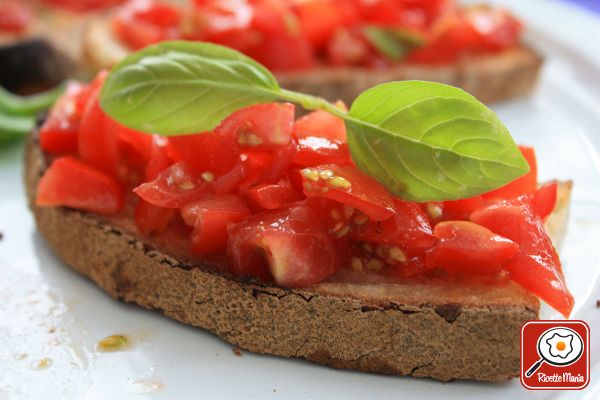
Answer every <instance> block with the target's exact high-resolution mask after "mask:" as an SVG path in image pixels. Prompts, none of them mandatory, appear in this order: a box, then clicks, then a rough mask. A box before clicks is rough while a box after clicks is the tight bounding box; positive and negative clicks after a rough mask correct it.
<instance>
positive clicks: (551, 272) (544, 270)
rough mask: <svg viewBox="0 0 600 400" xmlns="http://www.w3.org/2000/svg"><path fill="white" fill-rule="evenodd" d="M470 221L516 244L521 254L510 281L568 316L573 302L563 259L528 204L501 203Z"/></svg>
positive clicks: (511, 264)
mask: <svg viewBox="0 0 600 400" xmlns="http://www.w3.org/2000/svg"><path fill="white" fill-rule="evenodd" d="M471 221H473V222H475V223H476V224H479V225H481V226H484V227H486V228H488V229H490V230H491V231H492V232H494V233H496V234H498V235H501V236H504V237H506V238H508V239H510V240H512V241H513V242H515V243H517V244H518V245H519V251H518V252H517V254H516V256H515V257H514V258H513V259H512V260H511V261H510V262H509V263H508V264H507V265H506V269H507V270H508V271H509V273H510V278H511V279H512V280H513V281H514V282H516V283H518V284H519V285H521V286H523V287H524V288H525V289H527V290H529V291H531V292H532V293H534V294H535V295H537V296H538V297H539V298H540V299H542V300H544V301H545V302H546V303H548V304H549V305H550V306H552V307H553V308H554V309H556V310H557V311H559V312H560V313H561V314H563V315H564V316H565V317H568V316H569V314H570V312H571V310H572V309H573V302H574V300H573V296H572V295H571V293H570V292H569V289H567V285H566V282H565V277H564V275H563V272H562V267H561V264H560V259H559V257H558V254H557V253H556V250H555V249H554V246H553V245H552V241H551V240H550V237H548V234H547V233H546V229H545V228H544V224H543V222H542V220H541V218H540V217H538V216H536V215H534V214H533V212H532V211H531V209H530V207H529V206H528V205H526V204H521V205H513V204H510V203H508V202H499V203H496V204H493V205H491V206H488V207H484V208H481V209H479V210H476V211H475V212H473V214H471Z"/></svg>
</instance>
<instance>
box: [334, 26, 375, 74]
mask: <svg viewBox="0 0 600 400" xmlns="http://www.w3.org/2000/svg"><path fill="white" fill-rule="evenodd" d="M326 53H327V61H328V62H329V64H331V65H333V66H345V65H361V64H364V63H366V62H367V60H368V59H369V57H370V56H371V55H372V53H371V50H370V48H369V45H368V43H367V41H366V40H365V38H364V37H362V35H360V34H359V33H358V32H356V30H352V29H338V30H337V31H336V32H335V34H334V35H333V37H332V38H331V40H330V41H329V43H328V44H327V49H326Z"/></svg>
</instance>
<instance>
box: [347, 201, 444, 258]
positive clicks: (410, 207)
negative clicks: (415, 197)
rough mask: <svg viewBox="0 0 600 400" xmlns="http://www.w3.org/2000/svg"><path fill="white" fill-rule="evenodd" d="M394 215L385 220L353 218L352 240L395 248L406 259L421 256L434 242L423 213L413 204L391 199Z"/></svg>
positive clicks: (429, 225)
mask: <svg viewBox="0 0 600 400" xmlns="http://www.w3.org/2000/svg"><path fill="white" fill-rule="evenodd" d="M393 204H394V215H393V218H389V219H387V220H385V221H379V222H376V221H369V220H368V219H367V218H365V216H360V215H359V216H356V217H355V218H354V221H353V224H354V229H353V231H352V237H353V238H354V239H355V240H360V241H364V242H369V243H377V244H385V245H390V246H398V247H399V248H400V249H401V250H403V251H406V252H408V255H409V256H414V255H417V254H421V253H422V252H423V251H425V250H427V249H429V248H430V247H431V246H433V245H434V244H435V242H436V239H435V238H434V237H433V235H432V232H431V224H430V223H429V219H428V218H427V214H425V212H424V211H423V210H422V209H421V208H420V207H419V206H418V205H417V204H416V203H410V202H407V201H402V200H400V199H396V198H394V203H393Z"/></svg>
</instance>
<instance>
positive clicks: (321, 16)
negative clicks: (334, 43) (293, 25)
mask: <svg viewBox="0 0 600 400" xmlns="http://www.w3.org/2000/svg"><path fill="white" fill-rule="evenodd" d="M294 11H295V12H296V15H297V16H298V23H299V24H300V29H301V31H302V34H304V35H306V37H307V38H308V40H309V41H310V43H311V44H312V46H313V48H315V49H317V50H319V49H322V48H323V47H324V46H326V45H327V42H328V40H329V38H330V37H331V36H332V35H333V33H334V32H335V31H336V29H338V28H339V27H340V26H342V25H343V24H344V23H345V21H344V15H343V14H342V11H341V10H340V6H339V4H338V1H336V0H307V1H301V2H296V3H294Z"/></svg>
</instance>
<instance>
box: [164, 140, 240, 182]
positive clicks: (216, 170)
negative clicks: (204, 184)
mask: <svg viewBox="0 0 600 400" xmlns="http://www.w3.org/2000/svg"><path fill="white" fill-rule="evenodd" d="M169 144H170V146H169V153H170V156H171V157H172V158H173V159H174V160H183V161H185V162H186V164H187V165H188V166H189V167H191V168H192V169H193V170H194V171H195V172H196V173H198V174H202V173H206V172H208V173H211V174H214V175H217V176H218V175H221V174H224V173H226V172H228V171H230V170H231V168H233V166H234V165H235V164H236V163H237V162H238V161H239V159H240V153H239V150H238V148H237V146H236V144H235V142H234V140H233V138H232V136H230V135H225V134H223V133H220V132H203V133H197V134H194V135H181V136H171V137H169Z"/></svg>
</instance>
